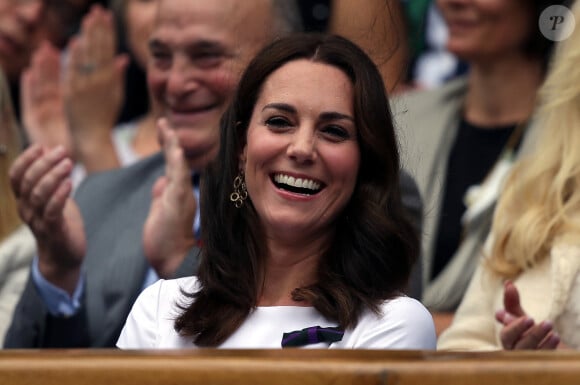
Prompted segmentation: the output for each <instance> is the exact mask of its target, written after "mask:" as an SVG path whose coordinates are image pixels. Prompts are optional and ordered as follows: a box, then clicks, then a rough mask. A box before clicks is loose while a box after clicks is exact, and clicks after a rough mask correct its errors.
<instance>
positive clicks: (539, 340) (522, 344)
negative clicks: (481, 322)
mask: <svg viewBox="0 0 580 385" xmlns="http://www.w3.org/2000/svg"><path fill="white" fill-rule="evenodd" d="M495 318H496V320H497V321H499V322H501V323H502V324H503V325H504V326H503V328H502V330H501V332H500V339H501V342H502V345H503V348H504V349H507V350H515V349H555V348H556V347H557V346H558V344H559V343H560V337H559V336H558V334H557V333H556V332H555V331H553V330H552V329H553V324H552V323H551V322H549V321H543V322H540V323H539V324H536V323H535V322H534V320H533V319H532V318H530V317H528V316H527V314H526V313H525V311H524V309H523V308H522V307H521V305H520V295H519V293H518V289H517V288H516V287H515V285H514V284H513V283H512V282H510V281H506V283H505V285H504V309H502V310H499V311H497V312H496V314H495Z"/></svg>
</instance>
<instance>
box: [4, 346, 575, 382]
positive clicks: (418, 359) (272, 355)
mask: <svg viewBox="0 0 580 385" xmlns="http://www.w3.org/2000/svg"><path fill="white" fill-rule="evenodd" d="M0 384H1V385H33V384H43V385H72V384H75V385H76V384H79V385H117V384H120V385H149V384H151V385H153V384H155V385H165V384H191V385H193V384H204V385H210V384H228V385H231V384H236V385H246V384H252V385H254V384H268V385H277V384H280V385H289V384H297V385H311V384H312V385H314V384H316V385H319V384H334V385H341V384H349V385H352V384H356V385H370V384H397V385H431V384H433V385H435V384H437V385H455V384H484V385H499V384H501V385H543V384H558V385H561V384H575V385H576V384H580V353H576V352H493V353H446V352H418V351H408V352H406V351H398V352H397V351H364V350H350V351H344V350H343V351H338V350H298V349H292V350H214V349H207V350H195V351H194V350H192V351H183V350H181V351H117V350H42V351H41V350H5V351H0Z"/></svg>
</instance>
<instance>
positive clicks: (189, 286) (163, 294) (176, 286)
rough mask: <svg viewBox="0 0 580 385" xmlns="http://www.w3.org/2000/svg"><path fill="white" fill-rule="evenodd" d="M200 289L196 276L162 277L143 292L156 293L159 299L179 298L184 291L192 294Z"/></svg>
mask: <svg viewBox="0 0 580 385" xmlns="http://www.w3.org/2000/svg"><path fill="white" fill-rule="evenodd" d="M197 290H199V281H198V280H197V278H196V277H194V276H189V277H182V278H175V279H160V280H158V281H157V282H156V283H154V284H152V285H151V286H149V287H147V288H146V289H145V290H144V291H143V294H145V295H147V293H146V292H147V291H149V294H154V295H156V296H157V297H158V298H159V299H168V298H172V299H179V298H180V297H181V296H182V295H183V294H184V293H188V294H191V293H193V292H195V291H197Z"/></svg>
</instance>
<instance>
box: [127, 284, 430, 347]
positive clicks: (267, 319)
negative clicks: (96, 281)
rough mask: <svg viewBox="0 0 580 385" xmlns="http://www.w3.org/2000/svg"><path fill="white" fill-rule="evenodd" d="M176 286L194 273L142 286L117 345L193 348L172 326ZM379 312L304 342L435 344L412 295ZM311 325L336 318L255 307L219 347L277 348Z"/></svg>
mask: <svg viewBox="0 0 580 385" xmlns="http://www.w3.org/2000/svg"><path fill="white" fill-rule="evenodd" d="M181 289H183V290H185V291H186V292H189V293H191V292H194V291H196V290H197V289H198V284H197V279H196V278H195V277H185V278H179V279H174V280H160V281H158V282H157V283H155V284H153V285H151V286H149V287H148V288H147V289H145V290H144V291H143V292H142V293H141V295H139V298H137V301H136V302H135V304H134V305H133V308H132V309H131V313H130V314H129V317H128V318H127V321H126V323H125V326H124V327H123V330H122V331H121V336H120V337H119V340H118V341H117V346H118V347H119V348H121V349H179V348H190V349H195V348H197V347H196V346H195V345H194V344H193V342H192V338H191V337H182V336H180V335H179V334H178V333H177V332H176V331H175V329H174V327H173V324H174V320H175V319H176V317H177V316H178V314H179V308H178V307H177V303H184V302H185V301H186V300H187V299H186V298H185V297H184V296H183V295H182V294H181ZM381 310H382V315H381V316H377V315H375V314H374V313H372V312H371V311H365V312H364V313H363V314H362V316H361V318H360V320H359V323H358V325H357V326H356V328H354V329H349V330H346V331H345V333H344V336H343V339H342V340H341V341H339V342H334V343H332V344H330V346H329V344H328V343H317V344H312V345H307V346H305V347H306V348H330V349H355V348H356V349H416V350H429V349H435V346H436V337H435V328H434V325H433V319H432V317H431V314H430V313H429V312H428V311H427V309H426V308H425V307H424V306H423V305H422V304H421V303H420V302H418V301H417V300H415V299H412V298H409V297H405V296H401V297H397V298H394V299H392V300H388V301H385V302H384V303H383V304H382V305H381ZM311 326H321V327H331V326H337V324H336V322H333V321H330V320H328V319H326V318H324V317H323V316H322V315H321V314H319V313H318V311H317V310H316V309H314V308H313V307H301V306H271V307H258V308H257V309H256V310H255V311H253V312H252V313H251V314H250V315H249V316H248V318H247V319H246V320H245V321H244V323H243V324H242V325H241V326H240V328H239V329H238V330H236V331H235V332H234V334H232V335H231V336H230V337H229V338H228V339H227V340H226V341H225V342H224V343H223V344H221V345H220V346H219V347H220V348H224V349H256V348H257V349H275V348H281V341H282V335H283V333H287V332H292V331H296V330H301V329H304V328H307V327H311Z"/></svg>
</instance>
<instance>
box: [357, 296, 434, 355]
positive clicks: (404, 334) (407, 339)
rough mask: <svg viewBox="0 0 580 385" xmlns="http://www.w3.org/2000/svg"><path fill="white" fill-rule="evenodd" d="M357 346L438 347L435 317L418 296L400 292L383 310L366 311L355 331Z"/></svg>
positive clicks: (379, 347) (383, 306)
mask: <svg viewBox="0 0 580 385" xmlns="http://www.w3.org/2000/svg"><path fill="white" fill-rule="evenodd" d="M353 337H354V338H355V339H356V340H357V341H356V345H357V346H356V347H360V348H368V349H417V350H424V349H435V346H436V335H435V326H434V324H433V317H432V316H431V314H430V313H429V311H428V310H427V309H426V308H425V306H423V304H421V302H419V301H417V300H416V299H413V298H410V297H407V296H398V297H395V298H392V299H389V300H386V301H384V302H383V303H382V304H381V305H380V307H379V312H378V313H374V312H372V311H370V310H368V311H366V312H365V313H364V314H363V315H362V316H361V318H360V320H359V323H358V325H357V327H356V328H355V331H354V333H353Z"/></svg>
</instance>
